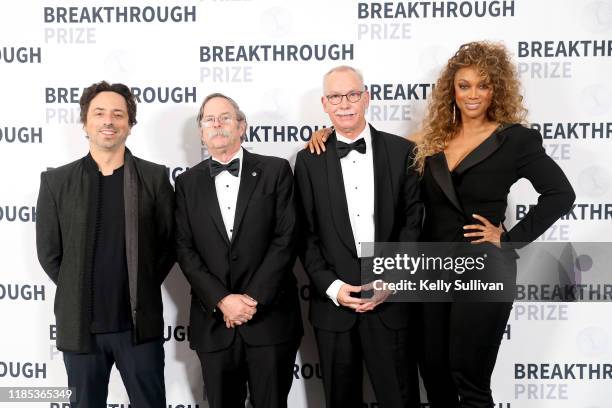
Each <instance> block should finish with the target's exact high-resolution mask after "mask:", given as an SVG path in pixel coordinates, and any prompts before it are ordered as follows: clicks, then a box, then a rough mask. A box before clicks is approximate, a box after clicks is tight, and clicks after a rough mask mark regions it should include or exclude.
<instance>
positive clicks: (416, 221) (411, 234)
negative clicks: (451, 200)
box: [399, 155, 424, 242]
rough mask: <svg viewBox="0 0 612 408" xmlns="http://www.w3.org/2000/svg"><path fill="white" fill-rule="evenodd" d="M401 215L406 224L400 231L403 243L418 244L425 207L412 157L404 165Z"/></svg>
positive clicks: (409, 156)
mask: <svg viewBox="0 0 612 408" xmlns="http://www.w3.org/2000/svg"><path fill="white" fill-rule="evenodd" d="M404 170H405V173H404V175H403V183H402V191H401V197H400V199H401V201H400V203H401V204H400V211H401V212H400V214H401V216H402V220H403V222H404V224H403V225H402V227H401V229H400V231H399V239H400V241H401V242H417V241H418V239H419V235H420V234H421V229H422V225H423V215H424V206H423V202H422V201H421V194H420V188H419V185H420V184H419V175H418V173H417V172H416V171H415V170H414V168H413V167H412V155H408V157H407V160H406V162H405V164H404Z"/></svg>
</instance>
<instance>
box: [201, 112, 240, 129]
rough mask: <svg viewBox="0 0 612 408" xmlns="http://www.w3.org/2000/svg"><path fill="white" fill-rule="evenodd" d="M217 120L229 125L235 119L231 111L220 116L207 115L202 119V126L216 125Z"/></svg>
mask: <svg viewBox="0 0 612 408" xmlns="http://www.w3.org/2000/svg"><path fill="white" fill-rule="evenodd" d="M215 121H217V122H219V124H220V125H229V124H230V123H232V122H233V121H234V118H233V117H232V115H230V114H229V113H224V114H223V115H220V116H217V117H215V116H206V117H205V118H204V119H202V120H201V121H200V126H202V127H205V128H211V127H213V126H214V125H215Z"/></svg>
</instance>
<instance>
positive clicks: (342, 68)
mask: <svg viewBox="0 0 612 408" xmlns="http://www.w3.org/2000/svg"><path fill="white" fill-rule="evenodd" d="M344 71H350V72H353V73H355V75H357V78H359V82H361V90H362V91H365V82H364V80H363V75H362V74H361V71H359V70H358V69H356V68H353V67H351V66H350V65H338V66H337V67H334V68H332V69H330V70H329V71H327V73H326V74H325V75H323V93H325V81H326V80H327V77H328V76H330V75H331V74H333V73H334V72H344Z"/></svg>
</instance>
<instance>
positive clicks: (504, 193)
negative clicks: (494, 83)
mask: <svg viewBox="0 0 612 408" xmlns="http://www.w3.org/2000/svg"><path fill="white" fill-rule="evenodd" d="M521 178H526V179H527V180H529V181H530V182H531V184H532V185H533V187H534V188H535V190H536V191H537V192H538V193H539V194H540V197H539V198H538V204H537V205H536V206H535V207H533V208H532V209H531V210H530V211H529V213H528V214H527V215H526V216H525V217H524V218H523V219H522V220H521V221H520V222H518V223H517V224H516V225H515V226H514V227H513V228H512V229H511V230H510V231H507V232H505V233H504V234H503V235H502V241H505V242H512V243H515V244H514V245H512V247H516V248H520V247H521V246H523V245H525V244H526V243H529V242H531V241H533V240H535V239H536V238H537V237H538V236H540V235H541V234H542V233H543V232H544V231H546V229H547V228H549V227H550V226H551V225H552V224H553V223H554V222H555V221H556V220H557V219H558V218H559V217H560V216H562V215H563V214H565V213H567V212H568V211H569V210H570V209H571V207H572V204H573V203H574V200H575V198H576V196H575V194H574V190H573V189H572V186H571V185H570V183H569V181H568V180H567V177H565V174H564V173H563V171H562V170H561V168H559V166H558V165H557V164H556V163H555V162H554V161H553V160H552V159H551V158H550V157H549V156H547V155H546V152H545V151H544V148H543V146H542V136H540V134H539V133H538V132H537V131H536V130H533V129H527V128H525V127H523V126H521V125H517V124H514V125H504V126H501V127H500V128H498V129H497V130H496V131H495V132H494V133H493V134H492V135H491V136H490V137H489V138H487V139H486V140H485V141H484V142H483V143H482V144H480V145H479V146H478V147H477V148H476V149H474V150H473V151H472V152H471V153H470V154H468V155H467V156H466V157H465V158H464V159H463V160H462V161H461V162H460V163H459V165H458V166H457V167H456V168H455V169H454V171H453V172H452V173H451V172H449V168H448V165H447V163H446V156H445V155H444V152H439V153H437V154H434V155H433V156H431V157H428V158H427V159H426V161H425V169H424V172H423V177H422V180H421V193H422V197H423V201H424V202H425V203H426V215H425V223H424V226H423V234H422V237H421V240H422V241H427V242H468V239H467V238H465V237H464V236H463V233H464V231H463V229H462V227H463V226H464V225H466V224H476V223H478V221H477V220H476V219H474V218H473V217H472V214H480V215H482V216H483V217H485V218H487V219H488V220H489V221H490V222H491V223H492V224H494V225H498V224H499V223H500V222H501V223H503V222H504V220H505V213H506V207H507V205H508V203H507V197H508V193H509V192H510V187H511V186H512V185H513V184H514V183H515V182H516V181H517V180H519V179H521ZM503 246H504V245H503V244H502V247H503Z"/></svg>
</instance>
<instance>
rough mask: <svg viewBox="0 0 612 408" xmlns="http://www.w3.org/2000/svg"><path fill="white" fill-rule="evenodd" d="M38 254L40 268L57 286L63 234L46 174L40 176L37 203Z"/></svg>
mask: <svg viewBox="0 0 612 408" xmlns="http://www.w3.org/2000/svg"><path fill="white" fill-rule="evenodd" d="M36 252H37V254H38V261H39V262H40V266H42V268H43V270H44V271H45V272H46V273H47V275H49V278H51V280H52V281H53V282H54V283H55V284H57V281H58V278H59V271H60V266H61V264H62V253H63V247H62V233H61V229H60V223H59V214H58V211H57V205H56V203H55V199H54V197H53V194H52V193H51V189H50V187H49V183H48V181H47V177H46V173H42V174H41V175H40V189H39V192H38V200H37V202H36Z"/></svg>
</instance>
